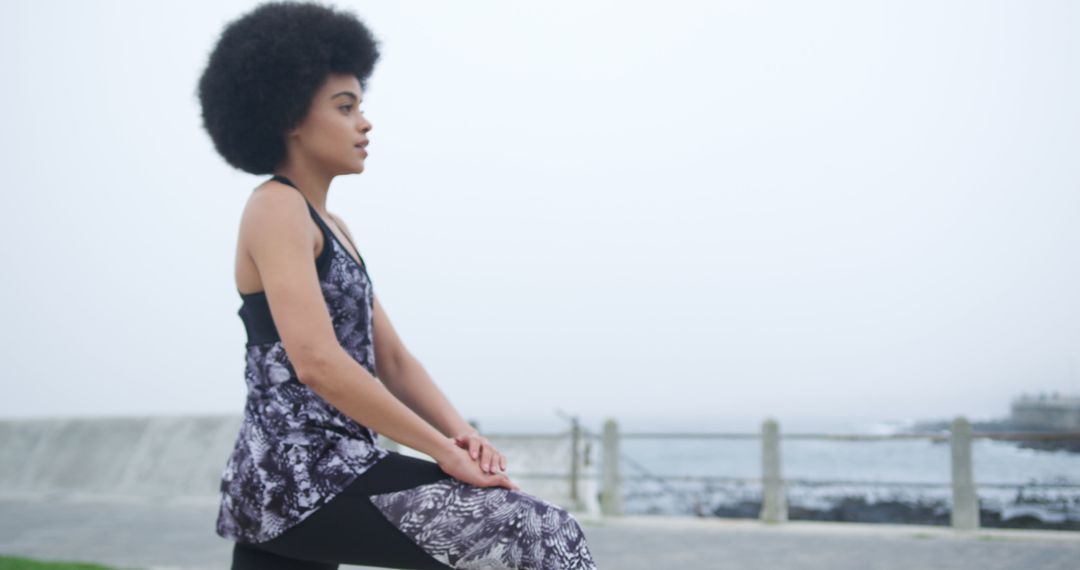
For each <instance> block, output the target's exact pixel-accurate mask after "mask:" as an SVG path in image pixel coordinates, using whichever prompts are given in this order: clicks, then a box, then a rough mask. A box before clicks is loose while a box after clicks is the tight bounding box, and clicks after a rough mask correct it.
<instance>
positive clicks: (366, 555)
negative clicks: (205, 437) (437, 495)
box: [232, 451, 450, 570]
mask: <svg viewBox="0 0 1080 570" xmlns="http://www.w3.org/2000/svg"><path fill="white" fill-rule="evenodd" d="M447 477H450V475H448V474H447V473H445V472H443V470H442V469H441V468H440V467H439V466H438V465H437V464H436V463H435V462H433V461H428V460H426V459H420V458H417V457H411V456H408V455H402V454H400V453H398V452H396V451H391V452H390V454H389V455H388V456H386V457H384V458H383V459H382V460H380V461H379V462H378V463H376V464H375V465H373V466H372V467H371V468H370V469H368V470H367V471H365V472H364V473H362V474H360V476H359V477H357V478H356V480H355V481H353V482H352V483H351V484H350V485H349V486H348V487H346V488H345V490H344V491H342V492H341V493H340V494H338V495H337V496H335V497H334V498H333V499H331V500H330V501H329V502H327V503H326V504H325V505H323V506H322V507H320V508H319V509H318V510H316V511H315V512H314V513H312V514H311V515H309V516H308V517H307V518H305V519H304V520H302V521H300V523H299V524H297V525H295V526H293V527H291V528H289V529H288V530H286V531H285V532H283V533H282V534H280V535H278V536H276V537H274V538H273V539H271V540H268V541H266V542H261V543H258V544H247V543H240V542H237V543H235V546H234V547H233V559H232V570H337V568H338V564H355V565H359V566H378V567H384V568H416V569H421V570H427V569H437V570H442V569H446V568H450V566H447V565H446V564H443V563H442V562H440V561H438V560H436V559H435V558H432V557H431V556H430V555H429V554H428V553H426V552H424V551H423V550H422V549H421V548H420V547H419V546H417V544H416V543H415V542H413V541H412V540H411V539H410V538H409V537H407V536H405V535H404V534H403V533H402V532H401V531H400V530H398V529H397V527H395V526H394V525H392V524H390V522H389V521H387V520H386V517H384V516H383V515H382V513H381V512H380V511H379V510H378V509H377V508H376V507H375V505H373V504H372V503H371V501H370V500H369V499H368V495H374V494H377V493H388V492H390V491H398V490H401V489H406V488H409V487H415V486H417V485H424V484H427V483H433V482H435V481H438V480H440V479H444V478H447Z"/></svg>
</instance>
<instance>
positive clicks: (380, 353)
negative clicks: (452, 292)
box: [327, 212, 479, 447]
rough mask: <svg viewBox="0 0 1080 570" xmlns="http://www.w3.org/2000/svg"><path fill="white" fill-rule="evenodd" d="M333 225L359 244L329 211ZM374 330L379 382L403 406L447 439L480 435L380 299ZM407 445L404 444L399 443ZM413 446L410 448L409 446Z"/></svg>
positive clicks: (375, 300)
mask: <svg viewBox="0 0 1080 570" xmlns="http://www.w3.org/2000/svg"><path fill="white" fill-rule="evenodd" d="M327 213H328V214H330V217H331V218H333V220H334V222H335V223H336V224H337V225H338V227H339V228H341V231H342V232H345V235H346V236H348V238H349V241H350V242H351V243H356V240H355V239H353V236H352V233H351V232H350V231H349V228H348V226H346V225H345V222H343V221H342V220H341V218H339V217H338V216H336V215H334V214H332V213H330V212H327ZM374 297H375V299H374V302H373V304H374V306H375V315H374V321H375V322H374V324H373V328H374V330H375V367H376V370H377V371H378V377H379V380H382V382H383V384H385V385H386V387H387V389H389V390H390V392H391V393H392V394H393V395H394V396H395V397H397V398H398V399H399V400H400V401H401V402H402V403H404V404H405V405H406V406H408V407H409V408H410V409H411V410H413V411H415V412H416V413H417V414H419V415H420V417H422V418H424V420H426V421H427V422H428V423H429V424H431V425H432V426H434V427H435V428H436V429H438V430H439V431H440V432H442V433H443V435H445V436H447V437H458V436H462V435H465V434H469V433H472V434H477V435H479V434H478V433H477V431H476V429H474V428H473V427H472V426H471V425H469V423H468V422H466V421H465V419H464V418H462V417H461V414H460V413H458V411H457V409H455V408H454V406H453V405H452V404H451V403H450V400H448V399H447V397H446V395H445V394H443V392H442V390H440V389H439V387H438V386H436V385H435V382H434V381H433V380H432V379H431V376H430V375H429V374H428V373H427V370H425V369H424V366H423V365H422V364H420V361H419V360H417V359H416V358H415V357H414V356H413V355H412V354H411V353H410V352H409V351H408V350H407V349H406V348H405V344H404V343H403V342H401V338H400V337H398V334H397V331H395V330H394V327H393V325H392V324H390V318H389V317H388V316H387V314H386V311H384V310H383V307H382V304H381V303H379V296H378V295H375V296H374ZM400 443H403V444H405V445H408V444H407V443H405V442H403V441H402V442H400ZM410 447H411V446H410Z"/></svg>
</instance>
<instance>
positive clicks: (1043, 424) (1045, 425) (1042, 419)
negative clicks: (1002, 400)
mask: <svg viewBox="0 0 1080 570" xmlns="http://www.w3.org/2000/svg"><path fill="white" fill-rule="evenodd" d="M1009 420H1010V422H1011V423H1013V424H1015V425H1016V426H1018V427H1024V428H1035V429H1045V430H1053V431H1080V396H1064V395H1062V394H1060V393H1058V392H1054V393H1053V394H1038V395H1028V394H1024V395H1022V396H1020V397H1019V398H1016V399H1015V400H1013V402H1012V413H1011V414H1010V417H1009Z"/></svg>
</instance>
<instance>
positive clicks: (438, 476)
mask: <svg viewBox="0 0 1080 570" xmlns="http://www.w3.org/2000/svg"><path fill="white" fill-rule="evenodd" d="M338 564H355V565H361V566H378V567H385V568H417V569H446V568H462V569H466V568H467V569H482V570H595V569H596V564H595V563H594V562H593V559H592V555H591V553H590V552H589V548H588V546H587V545H586V542H585V535H584V532H583V531H582V529H581V526H580V525H579V524H578V522H577V520H576V519H575V518H574V517H573V516H572V515H571V514H570V513H568V512H567V511H565V510H564V509H562V508H560V507H558V506H556V505H554V504H552V503H549V502H547V501H544V500H543V499H540V498H538V497H535V496H533V495H530V494H528V493H525V492H523V491H511V490H509V489H505V488H502V487H475V486H473V485H469V484H467V483H463V482H461V481H459V480H457V479H454V478H453V477H451V476H450V475H448V474H446V473H445V472H443V470H442V469H440V468H439V466H438V465H437V464H436V463H434V462H432V461H428V460H425V459H420V458H417V457H411V456H408V455H402V454H400V453H398V452H396V451H391V452H390V454H389V455H388V456H387V457H385V458H383V459H382V460H381V461H379V462H378V463H376V464H375V465H374V466H372V467H371V468H370V469H368V470H367V471H365V472H364V473H363V474H361V475H360V476H359V477H357V478H356V480H355V481H354V482H353V483H352V484H350V485H349V486H348V487H347V488H346V489H345V490H344V491H343V492H342V493H340V494H338V495H337V496H335V497H334V498H333V499H331V500H330V501H329V502H327V503H326V504H325V505H323V506H322V507H321V508H319V509H318V510H316V511H315V512H314V513H312V514H311V515H310V516H308V517H307V518H305V519H304V520H303V521H301V522H300V523H299V524H297V525H295V526H293V527H291V528H289V529H288V530H286V531H285V532H284V533H282V534H281V535H279V536H277V537H275V538H273V539H271V540H269V541H267V542H262V543H258V544H245V543H240V542H237V543H235V545H234V547H233V560H232V570H256V569H258V570H337V568H338Z"/></svg>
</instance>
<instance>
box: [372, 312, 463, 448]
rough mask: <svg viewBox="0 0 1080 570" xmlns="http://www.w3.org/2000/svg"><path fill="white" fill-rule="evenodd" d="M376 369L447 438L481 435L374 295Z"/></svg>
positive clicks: (391, 389) (383, 379)
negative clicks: (412, 350) (408, 346)
mask: <svg viewBox="0 0 1080 570" xmlns="http://www.w3.org/2000/svg"><path fill="white" fill-rule="evenodd" d="M374 328H375V366H376V368H377V369H378V372H379V379H380V380H382V381H383V383H384V384H386V387H387V388H388V389H389V390H390V392H392V393H393V394H394V396H397V398H398V399H399V400H401V401H402V402H403V403H404V404H405V405H406V406H408V407H409V408H410V409H412V410H413V411H415V412H416V413H417V414H419V415H420V417H422V418H424V419H425V420H427V422H428V423H430V424H431V425H433V426H435V427H436V428H437V429H438V430H439V431H441V432H442V433H443V434H444V435H446V436H447V437H458V436H462V435H465V434H467V433H473V434H478V432H477V431H476V429H475V428H473V427H472V426H471V425H469V423H468V422H466V421H465V419H464V418H462V417H461V414H460V413H458V411H457V410H456V409H455V408H454V406H453V405H452V404H451V403H450V401H449V400H448V399H447V398H446V395H445V394H443V392H442V390H440V389H439V387H438V386H436V385H435V382H434V381H433V380H432V379H431V376H430V375H429V374H428V373H427V370H425V369H424V366H423V365H422V364H420V361H419V360H417V359H416V357H414V356H413V355H412V354H411V353H410V352H409V351H408V350H407V349H406V348H405V344H404V343H402V342H401V339H400V338H399V337H398V335H397V332H396V331H395V330H394V327H393V325H391V324H390V318H389V317H388V316H387V315H386V311H384V310H383V308H382V304H381V303H379V296H378V295H375V325H374Z"/></svg>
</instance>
